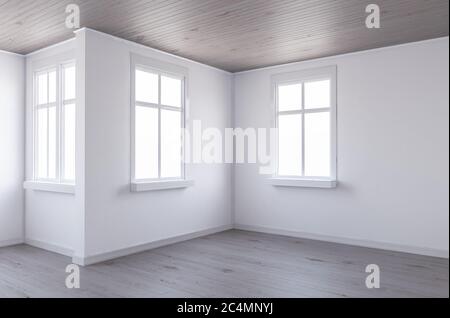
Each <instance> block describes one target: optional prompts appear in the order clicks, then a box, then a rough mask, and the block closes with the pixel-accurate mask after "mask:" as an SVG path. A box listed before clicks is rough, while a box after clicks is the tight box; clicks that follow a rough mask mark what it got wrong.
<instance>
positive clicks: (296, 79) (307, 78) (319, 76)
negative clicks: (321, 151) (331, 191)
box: [270, 66, 337, 188]
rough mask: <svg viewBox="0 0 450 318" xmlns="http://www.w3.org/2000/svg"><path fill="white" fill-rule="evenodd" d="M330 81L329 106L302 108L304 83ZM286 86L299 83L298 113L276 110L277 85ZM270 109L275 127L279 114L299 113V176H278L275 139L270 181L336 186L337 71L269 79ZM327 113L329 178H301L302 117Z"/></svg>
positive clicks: (330, 68)
mask: <svg viewBox="0 0 450 318" xmlns="http://www.w3.org/2000/svg"><path fill="white" fill-rule="evenodd" d="M320 80H330V107H327V108H313V109H305V108H304V105H305V85H304V84H305V83H306V82H312V81H320ZM286 84H302V108H301V109H299V110H289V111H279V109H278V86H280V85H286ZM271 90H272V108H273V114H274V121H273V122H274V127H275V128H278V118H279V115H280V114H284V115H287V114H302V145H301V147H302V176H284V175H283V176H281V175H279V174H278V160H279V158H278V140H277V147H276V154H275V165H274V166H275V173H274V175H273V176H272V178H270V182H271V183H272V184H273V185H275V186H287V187H290V186H292V187H313V188H315V187H317V188H334V187H336V185H337V69H336V66H328V67H321V68H317V69H308V70H302V71H297V72H291V73H284V74H276V75H273V76H272V87H271ZM320 112H329V114H330V176H329V177H310V176H304V171H305V116H304V115H305V114H310V113H320Z"/></svg>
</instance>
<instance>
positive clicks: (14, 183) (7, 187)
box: [0, 51, 25, 246]
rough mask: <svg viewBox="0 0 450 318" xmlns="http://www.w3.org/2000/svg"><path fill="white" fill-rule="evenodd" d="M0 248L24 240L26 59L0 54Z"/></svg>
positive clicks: (5, 53) (4, 53)
mask: <svg viewBox="0 0 450 318" xmlns="http://www.w3.org/2000/svg"><path fill="white" fill-rule="evenodd" d="M0 90H1V91H0V246H5V245H10V244H16V243H20V242H22V241H23V207H24V198H23V197H24V195H23V189H22V183H23V176H24V138H25V137H24V136H25V134H24V114H25V97H24V93H25V60H24V58H23V57H22V56H19V55H15V54H10V53H7V52H2V51H0Z"/></svg>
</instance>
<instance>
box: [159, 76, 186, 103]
mask: <svg viewBox="0 0 450 318" xmlns="http://www.w3.org/2000/svg"><path fill="white" fill-rule="evenodd" d="M181 84H182V81H181V79H177V78H171V77H167V76H161V104H163V105H166V106H173V107H181V90H182V85H181Z"/></svg>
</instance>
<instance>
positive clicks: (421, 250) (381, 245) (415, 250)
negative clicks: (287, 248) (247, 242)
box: [234, 224, 449, 258]
mask: <svg viewBox="0 0 450 318" xmlns="http://www.w3.org/2000/svg"><path fill="white" fill-rule="evenodd" d="M234 228H235V229H236V230H243V231H251V232H260V233H267V234H276V235H283V236H290V237H296V238H303V239H310V240H315V241H324V242H331V243H338V244H345V245H353V246H361V247H368V248H375V249H381V250H388V251H395V252H402V253H410V254H418V255H425V256H433V257H440V258H449V251H448V250H438V249H432V248H427V247H416V246H407V245H399V244H392V243H385V242H375V241H366V240H359V239H352V238H344V237H335V236H328V235H321V234H313V233H305V232H297V231H288V230H283V229H276V228H268V227H262V226H255V225H245V224H235V225H234Z"/></svg>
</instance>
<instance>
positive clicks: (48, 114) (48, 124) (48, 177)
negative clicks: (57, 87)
mask: <svg viewBox="0 0 450 318" xmlns="http://www.w3.org/2000/svg"><path fill="white" fill-rule="evenodd" d="M49 84H50V80H49V73H48V72H47V105H48V104H49V93H50V90H49ZM46 137H47V149H46V150H47V162H46V164H47V175H46V178H47V179H50V173H49V170H50V160H49V158H50V107H48V106H47V136H46Z"/></svg>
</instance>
